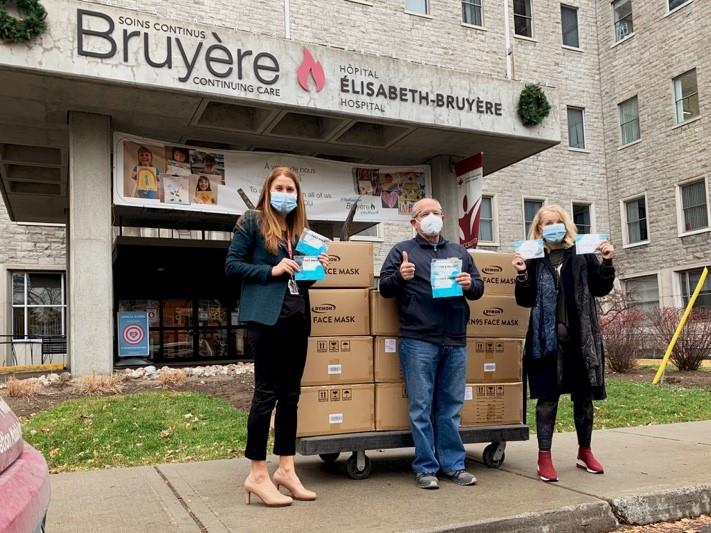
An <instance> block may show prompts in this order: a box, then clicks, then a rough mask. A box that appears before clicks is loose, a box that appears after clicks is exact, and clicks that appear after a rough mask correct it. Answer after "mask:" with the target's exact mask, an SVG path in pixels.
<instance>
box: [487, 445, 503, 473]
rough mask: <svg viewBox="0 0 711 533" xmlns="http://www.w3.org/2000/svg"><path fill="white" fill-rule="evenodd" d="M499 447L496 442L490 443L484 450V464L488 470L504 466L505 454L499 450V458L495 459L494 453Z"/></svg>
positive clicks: (495, 454)
mask: <svg viewBox="0 0 711 533" xmlns="http://www.w3.org/2000/svg"><path fill="white" fill-rule="evenodd" d="M499 446H500V444H499V443H498V442H492V443H491V444H489V445H488V446H487V447H486V448H484V457H483V458H484V464H485V465H486V466H488V467H489V468H501V465H502V464H504V459H505V458H506V454H505V453H504V451H503V450H501V453H500V456H499V457H497V453H496V451H497V449H498V448H499Z"/></svg>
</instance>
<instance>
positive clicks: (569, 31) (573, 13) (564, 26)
mask: <svg viewBox="0 0 711 533" xmlns="http://www.w3.org/2000/svg"><path fill="white" fill-rule="evenodd" d="M560 26H561V30H562V32H563V44H564V45H565V46H570V47H571V48H580V37H579V35H578V8H577V7H572V6H566V5H565V4H561V5H560Z"/></svg>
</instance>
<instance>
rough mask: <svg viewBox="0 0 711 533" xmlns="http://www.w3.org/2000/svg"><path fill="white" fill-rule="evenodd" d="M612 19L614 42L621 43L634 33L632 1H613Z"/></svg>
mask: <svg viewBox="0 0 711 533" xmlns="http://www.w3.org/2000/svg"><path fill="white" fill-rule="evenodd" d="M612 17H613V19H614V21H615V25H614V27H615V42H618V41H621V40H622V39H624V38H625V37H627V36H628V35H630V34H632V33H633V32H634V24H633V22H632V0H615V1H614V2H612Z"/></svg>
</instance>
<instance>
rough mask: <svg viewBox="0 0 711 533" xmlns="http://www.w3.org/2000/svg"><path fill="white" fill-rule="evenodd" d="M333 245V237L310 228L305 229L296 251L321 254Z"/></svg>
mask: <svg viewBox="0 0 711 533" xmlns="http://www.w3.org/2000/svg"><path fill="white" fill-rule="evenodd" d="M330 245H331V239H329V238H328V237H324V236H323V235H319V234H318V233H316V232H315V231H311V230H310V229H304V232H303V233H302V234H301V237H300V238H299V242H297V243H296V251H297V252H299V253H302V254H304V255H311V256H319V255H321V254H325V253H326V252H328V247H329V246H330Z"/></svg>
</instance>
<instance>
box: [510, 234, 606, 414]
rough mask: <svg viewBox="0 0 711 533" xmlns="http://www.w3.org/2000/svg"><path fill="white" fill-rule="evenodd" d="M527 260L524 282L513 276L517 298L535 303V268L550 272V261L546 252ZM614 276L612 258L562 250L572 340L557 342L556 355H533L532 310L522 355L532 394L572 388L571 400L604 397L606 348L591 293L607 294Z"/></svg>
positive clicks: (554, 394)
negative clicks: (604, 347) (601, 260)
mask: <svg viewBox="0 0 711 533" xmlns="http://www.w3.org/2000/svg"><path fill="white" fill-rule="evenodd" d="M526 264H527V267H528V279H527V280H526V281H525V282H522V281H518V280H517V281H516V302H517V303H518V305H521V306H523V307H534V306H535V305H536V295H537V287H536V285H537V279H538V269H539V268H549V269H551V272H553V266H552V265H551V263H550V261H549V259H548V255H547V254H546V257H544V258H540V259H532V260H529V261H527V262H526ZM614 281H615V269H614V267H613V266H612V263H611V262H603V263H602V264H601V263H600V262H599V261H598V259H597V257H596V256H595V255H594V254H584V255H577V254H576V253H575V246H573V247H572V248H569V249H567V250H566V251H565V258H564V260H563V266H562V268H561V285H562V288H563V292H564V296H565V297H564V302H565V311H566V316H567V319H568V334H569V335H568V336H569V339H570V340H569V342H567V343H559V347H558V353H557V355H556V354H552V355H548V356H544V357H543V358H541V359H534V358H533V357H532V355H531V337H532V335H534V334H535V335H540V332H534V331H533V314H531V319H529V323H528V333H527V335H526V349H525V352H524V358H523V367H524V374H525V375H527V376H528V385H529V388H530V394H531V398H542V399H551V400H552V399H556V398H557V397H558V396H559V395H561V394H566V393H571V394H572V397H573V400H575V399H577V398H580V399H585V398H591V399H593V400H602V399H604V398H605V397H606V391H605V352H604V349H603V345H602V333H601V331H600V326H599V324H598V320H597V309H596V306H595V299H594V297H599V296H605V295H606V294H608V293H609V292H610V291H611V290H612V287H613V283H614ZM553 312H554V313H555V310H553Z"/></svg>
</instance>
